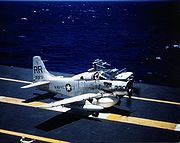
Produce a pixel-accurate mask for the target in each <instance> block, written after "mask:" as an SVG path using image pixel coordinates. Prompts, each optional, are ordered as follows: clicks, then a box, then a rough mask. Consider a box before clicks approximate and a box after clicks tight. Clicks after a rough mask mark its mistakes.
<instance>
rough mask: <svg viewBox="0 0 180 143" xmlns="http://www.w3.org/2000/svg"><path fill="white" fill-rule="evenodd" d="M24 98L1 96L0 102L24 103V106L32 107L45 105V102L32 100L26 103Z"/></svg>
mask: <svg viewBox="0 0 180 143" xmlns="http://www.w3.org/2000/svg"><path fill="white" fill-rule="evenodd" d="M23 101H25V100H24V99H18V98H12V97H5V96H0V102H4V103H10V104H16V105H22V106H30V107H38V106H41V105H44V104H45V103H43V102H30V103H24V102H23Z"/></svg>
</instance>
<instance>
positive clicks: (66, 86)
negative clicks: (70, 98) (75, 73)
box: [65, 84, 72, 92]
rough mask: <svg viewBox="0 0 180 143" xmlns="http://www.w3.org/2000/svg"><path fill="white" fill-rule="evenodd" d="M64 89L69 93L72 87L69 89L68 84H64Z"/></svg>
mask: <svg viewBox="0 0 180 143" xmlns="http://www.w3.org/2000/svg"><path fill="white" fill-rule="evenodd" d="M65 88H66V91H67V92H71V90H72V87H71V85H70V84H66V85H65Z"/></svg>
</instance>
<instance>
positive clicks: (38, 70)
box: [34, 66, 43, 73]
mask: <svg viewBox="0 0 180 143" xmlns="http://www.w3.org/2000/svg"><path fill="white" fill-rule="evenodd" d="M34 73H43V71H42V66H34Z"/></svg>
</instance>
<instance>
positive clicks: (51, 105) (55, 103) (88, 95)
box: [41, 93, 101, 108]
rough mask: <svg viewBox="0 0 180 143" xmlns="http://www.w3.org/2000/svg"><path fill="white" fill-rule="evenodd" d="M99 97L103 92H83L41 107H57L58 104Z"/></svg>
mask: <svg viewBox="0 0 180 143" xmlns="http://www.w3.org/2000/svg"><path fill="white" fill-rule="evenodd" d="M98 97H101V94H94V93H87V94H81V95H78V96H74V97H70V98H65V99H63V100H60V101H56V102H52V103H49V104H46V105H43V106H41V107H42V108H52V107H57V106H61V105H65V104H70V103H75V102H79V101H83V100H87V99H92V98H98Z"/></svg>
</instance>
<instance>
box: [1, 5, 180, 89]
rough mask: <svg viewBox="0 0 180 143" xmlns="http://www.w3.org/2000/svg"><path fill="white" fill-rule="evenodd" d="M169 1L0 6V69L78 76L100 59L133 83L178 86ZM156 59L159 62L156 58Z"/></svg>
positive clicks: (177, 29)
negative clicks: (39, 65) (35, 65)
mask: <svg viewBox="0 0 180 143" xmlns="http://www.w3.org/2000/svg"><path fill="white" fill-rule="evenodd" d="M179 18H180V6H179V4H178V3H175V2H154V3H153V2H145V3H144V2H129V3H128V2H0V64H3V65H10V66H18V67H26V68H31V66H32V57H33V56H35V55H39V56H41V57H42V59H44V60H48V62H46V63H45V64H46V65H47V68H48V70H51V71H59V72H67V73H80V72H83V71H86V70H87V69H89V68H91V62H92V61H93V60H94V59H96V58H100V59H103V60H105V61H107V62H109V63H111V64H112V67H116V68H119V69H121V68H124V67H127V69H128V70H130V71H133V72H134V73H135V77H136V81H141V82H147V83H153V84H162V85H171V86H180V82H179V80H180V74H179V73H180V66H179V65H180V49H177V48H168V49H167V48H165V46H166V45H169V46H171V45H173V44H179V43H180V26H179V25H180V20H179ZM157 57H160V59H158V58H157Z"/></svg>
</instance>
